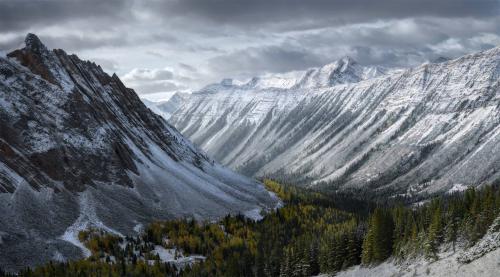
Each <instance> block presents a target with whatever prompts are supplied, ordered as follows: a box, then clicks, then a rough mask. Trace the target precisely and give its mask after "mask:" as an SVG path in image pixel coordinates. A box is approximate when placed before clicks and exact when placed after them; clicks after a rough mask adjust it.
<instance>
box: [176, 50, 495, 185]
mask: <svg viewBox="0 0 500 277" xmlns="http://www.w3.org/2000/svg"><path fill="white" fill-rule="evenodd" d="M374 71H375V72H377V73H373V72H374ZM307 72H308V73H307V74H305V76H304V77H303V78H301V79H300V78H299V79H300V81H297V84H296V85H293V86H291V87H289V85H286V86H285V87H283V86H282V87H279V88H276V87H273V86H271V87H260V86H259V87H256V88H254V86H252V85H234V84H230V83H229V82H226V83H225V84H214V85H210V86H207V87H206V88H205V89H202V90H201V91H199V92H197V93H193V94H191V95H190V96H189V97H186V98H185V99H184V101H183V103H182V104H181V105H180V106H179V108H178V109H177V111H176V112H175V113H174V115H173V116H172V117H171V118H170V119H169V122H170V123H171V124H173V125H174V126H175V127H176V128H177V129H178V130H180V131H181V133H183V134H184V135H186V136H187V137H188V138H190V139H191V140H192V141H193V142H194V143H195V144H196V145H199V146H200V147H201V148H202V149H203V150H205V151H206V152H207V153H208V154H209V155H211V156H213V157H214V158H215V159H216V160H218V161H220V162H221V163H222V164H224V165H227V166H229V167H231V168H233V169H235V170H237V171H239V172H241V173H244V174H246V175H249V176H262V175H268V174H271V175H272V174H274V175H280V176H287V175H291V174H294V173H300V176H301V177H303V179H302V180H300V179H298V178H297V177H294V181H302V182H303V183H313V185H322V182H330V184H331V185H334V186H336V185H341V186H343V187H346V188H347V187H360V186H369V187H371V188H378V189H380V190H391V191H393V192H394V193H406V190H407V189H408V188H409V187H418V188H420V189H419V192H420V191H429V192H434V191H438V190H447V189H451V188H452V187H453V185H455V184H462V185H464V186H469V185H478V184H479V183H488V182H491V181H493V180H495V179H497V178H500V48H498V47H497V48H493V49H490V50H487V51H484V52H480V53H476V54H472V55H468V56H464V57H462V58H459V59H456V60H451V61H446V62H441V63H436V64H424V65H422V66H419V67H416V68H410V69H407V70H398V71H387V70H383V69H379V70H376V69H370V68H364V67H362V66H359V65H358V64H356V63H355V62H354V61H352V60H351V59H347V58H346V59H343V60H340V61H337V62H334V63H332V64H330V65H327V66H325V67H322V68H319V69H311V70H309V71H307ZM478 165H481V166H478ZM294 176H295V175H294ZM332 182H333V183H332Z"/></svg>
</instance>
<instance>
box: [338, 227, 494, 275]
mask: <svg viewBox="0 0 500 277" xmlns="http://www.w3.org/2000/svg"><path fill="white" fill-rule="evenodd" d="M499 227H500V218H497V219H496V221H495V223H493V224H492V226H491V227H490V229H489V231H488V233H487V234H486V235H485V236H484V237H483V238H482V239H481V240H479V242H477V243H476V245H474V246H473V247H471V248H469V249H458V250H457V251H456V252H453V251H451V250H449V251H444V252H442V253H440V254H439V259H438V260H437V261H430V260H426V259H425V258H423V257H421V258H418V259H415V260H410V261H406V262H404V263H401V262H399V263H395V262H394V261H387V262H384V263H382V264H380V265H377V266H374V267H361V266H355V267H352V268H349V269H347V270H346V271H341V272H339V273H337V274H336V275H335V276H338V277H351V276H352V277H354V276H356V277H364V276H366V277H371V276H401V277H404V276H408V277H410V276H457V277H459V276H460V277H462V276H463V277H469V276H482V277H496V276H499V274H500V248H499V247H500V232H499V231H498V230H499V229H500V228H499Z"/></svg>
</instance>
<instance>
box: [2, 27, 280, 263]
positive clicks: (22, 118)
mask: <svg viewBox="0 0 500 277" xmlns="http://www.w3.org/2000/svg"><path fill="white" fill-rule="evenodd" d="M25 43H26V46H25V48H23V49H20V50H16V51H14V52H12V53H10V54H8V55H7V57H0V253H1V254H0V267H3V268H4V269H9V270H15V269H19V268H20V267H25V266H30V265H34V264H38V263H41V262H46V261H48V260H50V259H56V260H65V259H70V258H78V257H82V255H84V254H88V250H86V249H85V248H84V247H82V245H81V244H80V242H79V241H78V239H77V235H78V232H79V231H80V230H83V229H86V228H91V227H94V228H99V229H104V230H107V231H108V232H112V233H117V234H122V235H127V234H133V233H136V232H137V231H139V230H140V229H141V228H142V226H143V225H144V224H147V223H149V222H151V221H152V220H157V219H171V218H176V217H194V218H198V219H207V220H210V219H213V218H218V217H221V216H224V215H226V214H227V213H233V214H234V213H240V212H241V213H244V214H248V215H249V216H250V215H253V216H256V215H258V212H259V211H260V210H262V209H271V208H274V207H275V205H276V204H277V199H276V197H275V196H274V195H272V194H270V193H269V192H268V191H266V190H265V189H264V187H263V185H262V184H260V183H258V182H256V181H253V180H251V179H249V178H246V177H243V176H241V175H239V174H236V173H234V172H232V171H230V170H229V169H227V168H225V167H223V166H221V165H220V164H218V163H216V162H214V161H213V160H211V159H210V158H208V157H207V155H206V154H205V153H203V152H202V151H200V150H198V148H197V147H195V146H194V145H193V144H192V143H191V142H190V141H188V140H187V139H185V138H184V137H183V136H182V135H181V134H180V133H179V132H178V131H177V130H176V129H175V128H174V127H172V126H171V125H169V124H168V123H167V122H166V121H165V120H164V119H163V118H161V117H160V116H158V115H156V114H154V113H153V112H152V111H151V110H149V109H148V108H146V106H145V105H144V104H143V103H142V102H141V101H140V100H139V98H138V96H137V95H136V94H135V92H134V91H133V90H132V89H129V88H126V87H125V86H124V85H123V83H122V82H121V81H120V79H119V78H118V77H117V76H116V75H113V76H109V75H108V74H106V73H105V72H103V70H102V69H101V67H100V66H98V65H96V64H95V63H92V62H89V61H82V60H80V59H79V58H78V57H77V56H76V55H68V54H66V53H65V52H64V51H63V50H60V49H57V50H52V51H51V50H48V49H47V48H46V47H45V46H44V45H43V44H42V42H41V41H40V40H39V39H38V38H37V37H36V36H35V35H33V34H29V35H28V36H27V37H26V40H25Z"/></svg>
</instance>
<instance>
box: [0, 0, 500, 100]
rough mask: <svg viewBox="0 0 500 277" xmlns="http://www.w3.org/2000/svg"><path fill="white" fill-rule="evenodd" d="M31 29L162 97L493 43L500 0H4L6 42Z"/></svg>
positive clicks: (12, 45) (1, 19) (498, 39)
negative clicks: (344, 62)
mask: <svg viewBox="0 0 500 277" xmlns="http://www.w3.org/2000/svg"><path fill="white" fill-rule="evenodd" d="M28 32H32V33H35V34H37V35H38V36H39V37H40V38H41V40H42V41H43V42H44V43H45V44H46V45H47V46H48V47H49V48H62V49H64V50H66V51H67V52H69V53H75V54H77V55H78V56H79V57H80V58H83V59H89V60H93V61H95V62H96V63H98V64H100V65H101V66H103V68H104V69H105V70H106V71H108V72H109V73H112V72H116V73H117V74H118V75H119V76H120V77H122V79H123V80H124V82H125V83H126V84H127V85H128V86H130V87H132V88H134V89H135V90H136V92H137V93H139V94H141V95H142V96H144V95H148V96H147V97H148V98H149V99H153V100H160V99H163V98H165V97H166V95H170V94H171V93H173V92H175V91H183V90H195V89H197V88H200V87H201V86H203V85H205V84H207V83H210V82H215V81H219V80H220V79H222V78H225V77H230V78H237V79H244V78H248V77H251V76H254V75H260V74H263V73H266V72H286V71H291V70H301V69H305V68H308V67H313V66H319V65H322V64H326V63H329V62H331V61H333V60H335V59H337V58H340V57H342V56H345V55H349V56H351V57H352V58H354V59H355V60H357V61H358V62H359V63H360V64H366V65H383V66H390V67H393V66H394V67H401V66H412V65H417V64H420V63H423V62H425V61H429V60H434V59H436V58H438V57H441V56H444V57H457V56H460V55H463V54H467V53H471V52H474V51H479V50H483V49H488V48H491V47H495V46H498V45H500V0H377V1H375V0H166V1H160V0H81V1H76V0H75V1H73V0H0V51H2V52H3V53H5V52H8V51H10V50H12V49H16V48H19V47H20V46H22V42H23V39H24V36H25V35H26V33H28ZM158 93H159V94H158Z"/></svg>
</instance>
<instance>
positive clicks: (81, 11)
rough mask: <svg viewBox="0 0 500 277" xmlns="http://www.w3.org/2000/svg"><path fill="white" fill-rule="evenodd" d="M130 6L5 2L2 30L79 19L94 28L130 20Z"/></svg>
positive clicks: (89, 0) (73, 0)
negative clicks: (104, 23) (103, 23)
mask: <svg viewBox="0 0 500 277" xmlns="http://www.w3.org/2000/svg"><path fill="white" fill-rule="evenodd" d="M130 4H131V2H130V1H122V0H106V1H102V0H85V1H77V0H16V1H13V0H2V1H0V31H9V32H13V31H23V30H25V29H29V28H33V27H36V26H38V27H43V26H44V25H45V26H46V25H53V24H64V23H65V22H67V21H72V20H79V19H84V20H88V22H89V23H90V24H88V26H87V27H88V28H89V29H91V28H92V27H95V26H97V24H96V23H98V22H113V21H116V20H120V21H123V20H126V19H127V18H130V9H129V8H130ZM101 28H102V26H101Z"/></svg>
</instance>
